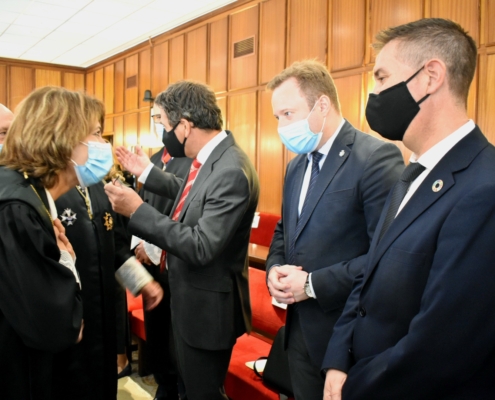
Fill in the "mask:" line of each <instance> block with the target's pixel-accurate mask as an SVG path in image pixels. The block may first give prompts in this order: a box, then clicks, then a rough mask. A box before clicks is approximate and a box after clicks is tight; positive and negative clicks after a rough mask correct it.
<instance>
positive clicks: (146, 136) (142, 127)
mask: <svg viewBox="0 0 495 400" xmlns="http://www.w3.org/2000/svg"><path fill="white" fill-rule="evenodd" d="M150 115H151V114H150V110H145V111H141V112H140V113H139V118H138V138H137V143H138V144H139V145H140V146H141V147H142V148H143V151H144V152H145V153H147V154H149V150H150V144H151V137H150V136H151V134H150V123H151V117H150Z"/></svg>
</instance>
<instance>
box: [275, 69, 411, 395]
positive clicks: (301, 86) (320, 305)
mask: <svg viewBox="0 0 495 400" xmlns="http://www.w3.org/2000/svg"><path fill="white" fill-rule="evenodd" d="M268 88H269V89H271V90H272V91H273V94H272V106H273V113H274V115H275V117H276V118H277V119H278V131H279V135H280V138H281V140H282V142H283V143H284V144H285V145H286V147H287V148H288V149H289V150H291V151H293V152H295V153H298V154H299V156H297V157H296V158H295V159H294V160H292V161H291V162H290V163H289V165H288V166H287V172H286V175H285V183H284V193H283V195H284V199H283V207H282V208H283V212H282V219H281V220H280V221H279V223H278V225H277V227H276V229H275V233H274V236H273V241H272V244H271V246H270V252H269V255H268V258H267V263H266V266H267V279H268V288H269V290H270V293H271V294H272V296H273V297H274V298H275V299H277V300H278V301H279V302H283V303H286V304H290V305H289V307H288V314H287V322H286V341H285V342H286V345H287V348H288V356H289V369H290V372H291V379H292V386H293V389H294V394H295V397H296V400H299V399H301V400H310V399H311V400H312V399H317V400H321V398H322V394H323V386H324V383H325V382H324V378H323V376H322V375H321V373H320V366H321V362H322V360H323V355H324V354H325V350H326V347H327V344H328V340H329V339H330V336H331V334H332V328H333V326H334V324H335V322H336V321H337V319H338V318H339V316H340V314H341V313H342V310H343V307H344V305H345V302H346V300H347V297H348V296H349V294H350V292H351V289H352V283H353V281H354V278H355V276H356V275H357V274H358V273H359V272H360V271H361V270H362V268H363V265H364V264H363V260H364V257H365V255H366V253H367V252H368V248H369V246H370V243H371V238H372V237H373V232H374V231H375V227H376V224H377V222H378V219H379V217H380V213H381V211H382V208H383V205H384V203H385V199H386V198H387V195H388V192H389V191H390V188H391V187H392V185H393V184H394V182H395V181H396V180H397V178H398V177H399V176H400V174H401V172H402V170H403V169H404V163H403V161H402V155H401V153H400V151H399V149H398V148H397V146H395V145H394V144H391V143H386V142H384V141H382V140H379V139H376V138H374V137H372V136H370V135H366V134H365V133H363V132H359V131H358V130H357V129H355V128H354V127H353V126H352V125H351V124H350V123H349V122H347V121H346V120H345V119H344V118H342V115H341V113H340V104H339V99H338V95H337V90H336V88H335V85H334V83H333V80H332V78H331V76H330V74H329V73H328V70H327V69H326V67H325V66H324V65H323V64H321V63H319V62H316V61H302V62H297V63H294V64H293V65H291V66H290V67H289V68H286V69H285V70H284V71H282V72H281V73H280V74H279V75H277V76H276V77H275V78H273V80H272V81H271V82H270V83H269V84H268Z"/></svg>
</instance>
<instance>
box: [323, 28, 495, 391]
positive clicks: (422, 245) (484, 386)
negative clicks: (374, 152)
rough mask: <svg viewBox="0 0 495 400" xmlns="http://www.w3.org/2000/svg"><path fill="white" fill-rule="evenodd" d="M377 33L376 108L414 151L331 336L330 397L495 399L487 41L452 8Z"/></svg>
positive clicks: (494, 175) (379, 118)
mask: <svg viewBox="0 0 495 400" xmlns="http://www.w3.org/2000/svg"><path fill="white" fill-rule="evenodd" d="M376 39H377V43H376V44H375V45H374V47H375V49H377V50H378V51H379V53H378V56H377V58H376V63H375V66H374V74H375V80H376V85H375V89H374V93H373V94H370V98H369V100H368V105H367V110H366V116H367V119H368V122H369V123H370V126H371V128H372V129H375V130H377V131H378V132H380V133H381V134H382V135H384V136H385V137H388V138H394V139H402V140H403V143H404V145H405V146H406V147H407V148H409V149H410V150H411V151H412V152H413V154H412V156H411V159H410V164H409V166H408V167H407V168H406V170H405V171H404V174H403V176H401V179H400V181H399V182H397V184H396V185H395V187H394V189H393V191H392V192H391V194H390V197H389V199H388V200H387V203H386V205H385V208H384V211H383V214H382V216H381V218H380V222H379V223H378V225H377V229H376V232H375V236H374V237H373V241H372V244H371V248H370V251H369V253H368V260H367V264H366V267H365V269H364V270H363V276H361V277H360V278H359V279H358V280H357V284H356V286H355V288H354V289H353V291H352V294H351V296H350V297H349V300H348V302H347V304H346V308H345V310H344V312H343V314H342V317H341V318H340V319H339V321H338V323H337V324H336V326H335V330H334V334H333V336H332V339H331V341H330V343H329V345H328V350H327V353H326V356H325V359H324V362H323V364H322V367H323V368H324V369H328V371H327V378H326V383H325V397H324V398H325V399H327V400H328V399H332V400H336V399H341V398H343V399H344V400H345V399H352V400H354V399H380V400H386V399H401V400H407V399H411V400H412V399H415V400H416V399H436V400H438V399H449V400H452V399H492V398H493V396H494V394H495V380H494V379H493V377H494V376H495V341H494V337H495V318H493V305H494V304H495V294H494V293H495V292H494V290H493V288H494V287H495V269H494V268H493V264H494V260H495V246H494V245H493V238H494V237H495V201H494V199H495V149H494V147H493V146H492V145H491V144H489V143H488V141H487V140H486V138H485V137H484V136H483V134H482V133H481V131H480V130H479V128H478V127H476V125H475V124H474V122H473V121H472V120H470V119H469V117H468V115H467V112H466V104H467V98H468V90H469V86H470V84H471V81H472V79H473V76H474V72H475V69H476V58H477V47H476V43H475V42H474V40H473V39H472V38H471V37H470V36H469V35H468V34H467V33H466V32H465V31H464V30H463V29H462V27H461V26H459V25H458V24H456V23H454V22H452V21H447V20H443V19H422V20H419V21H415V22H411V23H409V24H406V25H402V26H398V27H395V28H390V29H387V30H385V31H382V32H380V33H379V34H378V35H377V37H376ZM419 104H421V106H419ZM343 384H344V385H343ZM342 385H343V389H342Z"/></svg>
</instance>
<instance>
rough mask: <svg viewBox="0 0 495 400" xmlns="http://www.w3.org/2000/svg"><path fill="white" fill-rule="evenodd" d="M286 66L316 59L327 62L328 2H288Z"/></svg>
mask: <svg viewBox="0 0 495 400" xmlns="http://www.w3.org/2000/svg"><path fill="white" fill-rule="evenodd" d="M288 31H289V32H288V40H289V44H288V52H289V54H288V63H287V64H288V65H290V64H292V63H293V62H294V61H300V60H304V59H308V58H317V59H319V60H320V61H321V62H323V63H326V61H327V39H328V0H312V1H300V0H289V26H288Z"/></svg>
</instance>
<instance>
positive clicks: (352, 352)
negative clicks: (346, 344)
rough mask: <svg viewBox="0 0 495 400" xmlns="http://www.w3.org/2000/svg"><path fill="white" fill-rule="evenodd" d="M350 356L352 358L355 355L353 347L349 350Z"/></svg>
mask: <svg viewBox="0 0 495 400" xmlns="http://www.w3.org/2000/svg"><path fill="white" fill-rule="evenodd" d="M349 354H350V355H351V356H352V355H353V354H354V351H353V350H352V347H351V348H350V349H349Z"/></svg>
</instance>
